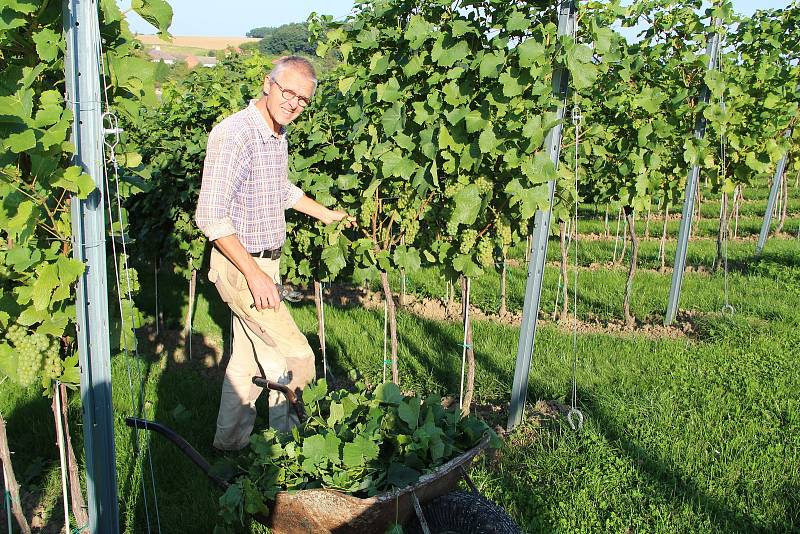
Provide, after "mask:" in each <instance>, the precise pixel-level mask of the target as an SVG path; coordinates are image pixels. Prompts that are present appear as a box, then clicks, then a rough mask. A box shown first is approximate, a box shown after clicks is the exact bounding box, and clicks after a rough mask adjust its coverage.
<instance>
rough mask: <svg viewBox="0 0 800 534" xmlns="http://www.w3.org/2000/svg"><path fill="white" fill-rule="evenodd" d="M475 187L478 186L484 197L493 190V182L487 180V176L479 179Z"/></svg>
mask: <svg viewBox="0 0 800 534" xmlns="http://www.w3.org/2000/svg"><path fill="white" fill-rule="evenodd" d="M475 185H477V186H478V191H480V192H481V193H483V194H484V195H485V194H488V193H491V192H492V189H493V186H492V182H491V181H489V179H487V178H486V177H485V176H480V177H478V179H477V180H475Z"/></svg>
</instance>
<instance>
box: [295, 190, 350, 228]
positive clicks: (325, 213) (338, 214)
mask: <svg viewBox="0 0 800 534" xmlns="http://www.w3.org/2000/svg"><path fill="white" fill-rule="evenodd" d="M292 209H294V210H297V211H299V212H300V213H305V214H306V215H310V216H311V217H314V218H315V219H318V220H320V221H322V222H324V223H325V224H330V223H332V222H336V221H341V220H342V219H344V220H345V221H347V227H348V228H352V227H353V226H355V224H356V218H355V217H353V216H352V215H349V214H347V213H345V212H343V211H339V210H332V209H329V208H326V207H325V206H323V205H322V204H320V203H319V202H317V201H316V200H314V199H312V198H309V197H307V196H305V195H303V196H302V197H301V198H300V200H298V201H297V202H296V203H295V205H294V206H292Z"/></svg>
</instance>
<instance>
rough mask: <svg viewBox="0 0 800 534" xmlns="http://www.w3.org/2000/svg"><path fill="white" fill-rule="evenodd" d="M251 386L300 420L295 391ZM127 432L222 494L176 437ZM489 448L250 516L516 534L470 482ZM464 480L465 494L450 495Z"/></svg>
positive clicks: (331, 532) (155, 426) (349, 528)
mask: <svg viewBox="0 0 800 534" xmlns="http://www.w3.org/2000/svg"><path fill="white" fill-rule="evenodd" d="M253 383H255V384H256V385H259V386H262V387H267V388H269V389H273V390H276V391H281V392H283V393H284V395H286V397H287V398H288V400H289V401H290V402H291V404H292V406H293V407H294V408H295V410H296V411H297V413H298V416H299V417H300V419H301V420H302V419H303V417H302V409H301V408H300V406H299V404H298V403H297V399H296V398H295V395H294V392H292V391H290V390H289V389H288V388H287V387H286V386H283V385H281V384H276V383H274V382H270V381H268V380H265V379H263V378H260V377H254V378H253ZM125 423H126V424H127V425H128V426H130V427H136V428H141V429H145V430H152V431H155V432H158V433H159V434H161V435H162V436H164V437H166V438H167V439H169V440H170V441H171V442H172V443H173V444H175V445H176V446H177V447H178V448H179V449H180V450H181V451H182V452H183V453H184V454H185V455H186V456H188V457H189V459H190V460H192V462H194V463H195V465H197V466H198V467H199V468H200V470H202V471H203V473H205V475H206V476H207V477H208V478H210V479H211V480H212V481H213V482H214V483H215V484H216V485H217V486H218V487H220V488H221V489H222V490H223V491H224V490H226V489H227V488H228V486H229V485H230V484H229V482H228V481H226V480H223V479H222V478H220V477H218V476H216V475H215V474H214V473H213V472H212V471H211V465H210V464H209V462H208V461H207V460H206V459H205V458H203V456H201V455H200V453H199V452H197V450H196V449H195V448H194V447H192V446H191V445H190V444H189V443H188V442H187V441H186V440H185V439H183V438H182V437H181V436H180V435H179V434H178V433H177V432H175V431H173V430H171V429H170V428H168V427H166V426H164V425H162V424H160V423H156V422H153V421H147V420H145V419H138V418H133V417H129V418H126V419H125ZM488 445H489V438H488V437H486V438H484V439H483V440H481V441H480V442H479V443H478V444H477V445H476V446H475V447H473V448H472V449H470V450H468V451H466V452H464V453H463V454H461V455H459V456H457V457H455V458H453V459H452V460H450V461H449V462H447V463H446V464H444V465H441V466H439V467H437V468H436V469H434V470H433V471H431V472H430V473H427V474H425V475H423V476H422V477H420V479H419V480H418V481H417V482H416V483H414V484H412V485H410V486H407V487H405V488H399V489H395V490H391V491H386V492H383V493H380V494H378V495H375V496H374V497H369V498H359V497H354V496H352V495H348V494H346V493H343V492H341V491H338V490H332V489H307V490H298V491H281V492H279V493H278V494H277V495H276V496H275V502H274V503H272V505H271V506H270V508H271V513H270V514H269V515H268V516H265V515H255V516H253V518H254V519H255V520H256V521H258V522H259V523H261V524H263V525H266V526H268V527H270V528H271V529H272V530H273V531H274V532H275V533H276V534H301V533H303V534H304V533H308V534H311V533H313V534H381V533H383V532H385V531H386V530H387V529H388V528H389V527H390V526H391V525H392V524H393V523H395V522H397V523H399V524H401V525H405V527H404V528H405V532H411V533H422V534H445V533H459V534H521V533H522V531H521V530H520V529H519V527H517V525H516V524H515V523H514V521H513V520H512V519H511V518H510V517H509V516H508V514H506V512H505V511H504V510H503V509H502V508H501V507H500V506H498V505H497V504H495V503H493V502H492V501H490V500H488V499H486V498H485V497H483V496H482V495H481V494H480V493H479V492H478V489H477V488H476V486H475V484H474V483H473V482H472V480H470V478H469V476H468V475H467V472H466V467H468V466H469V464H470V463H471V462H472V460H473V459H474V458H475V457H476V456H477V455H478V454H480V453H481V452H483V451H484V450H485V449H486V448H487V447H488ZM461 479H464V481H465V482H466V483H467V485H468V486H469V487H470V488H471V490H472V491H470V492H463V491H454V490H455V488H456V486H457V484H458V482H459V480H461Z"/></svg>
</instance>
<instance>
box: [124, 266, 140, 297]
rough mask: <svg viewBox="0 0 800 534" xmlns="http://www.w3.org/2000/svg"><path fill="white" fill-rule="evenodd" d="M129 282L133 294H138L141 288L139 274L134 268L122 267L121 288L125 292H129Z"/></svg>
mask: <svg viewBox="0 0 800 534" xmlns="http://www.w3.org/2000/svg"><path fill="white" fill-rule="evenodd" d="M129 282H130V291H131V293H136V292H138V291H139V288H140V287H141V286H140V285H139V273H137V272H136V269H134V268H133V267H127V268H126V267H122V268H121V269H120V272H119V286H120V287H121V288H122V290H123V291H128V283H129Z"/></svg>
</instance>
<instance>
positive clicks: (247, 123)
mask: <svg viewBox="0 0 800 534" xmlns="http://www.w3.org/2000/svg"><path fill="white" fill-rule="evenodd" d="M251 130H252V121H251V120H250V117H249V113H248V112H247V108H245V109H243V110H241V111H237V112H236V113H234V114H233V115H230V116H228V117H226V118H224V119H222V121H220V122H219V124H217V125H216V126H214V127H213V128H212V129H211V133H210V134H209V135H210V136H211V137H216V138H228V139H235V140H244V139H246V138H247V137H249V136H250V134H251V132H250V131H251Z"/></svg>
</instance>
